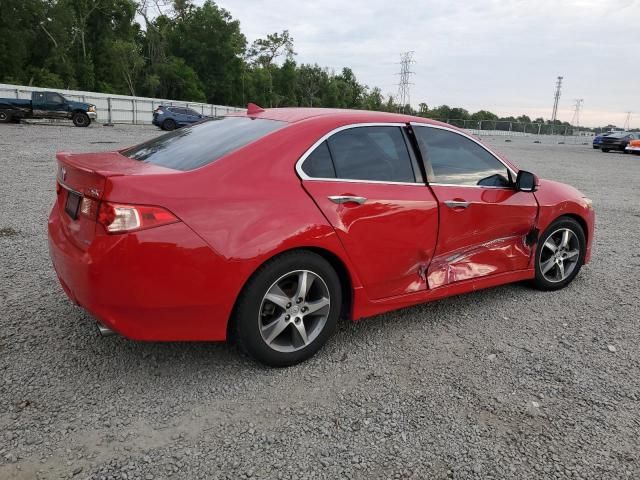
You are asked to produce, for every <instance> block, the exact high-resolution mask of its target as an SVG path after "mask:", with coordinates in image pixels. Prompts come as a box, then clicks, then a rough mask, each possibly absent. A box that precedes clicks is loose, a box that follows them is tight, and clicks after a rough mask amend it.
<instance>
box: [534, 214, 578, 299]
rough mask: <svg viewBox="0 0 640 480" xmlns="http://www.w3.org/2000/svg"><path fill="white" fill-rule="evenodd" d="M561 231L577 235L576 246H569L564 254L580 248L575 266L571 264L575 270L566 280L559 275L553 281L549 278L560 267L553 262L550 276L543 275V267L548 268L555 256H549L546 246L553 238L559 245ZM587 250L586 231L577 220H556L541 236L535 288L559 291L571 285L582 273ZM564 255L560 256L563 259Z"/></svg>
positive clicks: (566, 259) (538, 247)
mask: <svg viewBox="0 0 640 480" xmlns="http://www.w3.org/2000/svg"><path fill="white" fill-rule="evenodd" d="M559 230H560V231H562V230H570V231H571V232H573V234H574V235H575V244H574V245H571V246H567V248H566V249H565V250H564V252H571V251H573V249H575V248H578V249H579V252H578V255H577V258H576V260H575V264H574V263H571V265H573V268H572V270H571V272H570V273H569V274H568V275H567V276H566V278H562V276H561V275H557V277H558V278H557V279H555V280H553V281H552V280H550V279H549V278H547V277H549V276H551V275H552V273H553V272H555V273H558V271H559V269H558V267H556V266H555V265H553V261H552V262H551V265H553V266H552V267H551V270H549V271H548V272H547V274H548V275H545V274H543V266H548V265H549V263H547V262H548V261H550V260H553V259H552V257H553V255H549V253H550V250H549V249H548V247H546V246H545V243H546V242H547V240H549V238H550V237H553V238H551V241H552V242H553V243H554V244H556V243H558V239H559V235H561V233H558V231H559ZM573 240H574V237H571V240H570V242H573ZM586 248H587V241H586V238H585V234H584V230H583V229H582V226H581V225H580V223H578V221H577V220H574V219H573V218H571V217H560V218H558V219H557V220H555V221H554V222H553V223H552V224H551V225H549V227H548V228H547V229H546V230H545V231H544V233H543V234H542V235H541V236H540V239H539V241H538V245H537V247H536V258H535V270H536V278H535V280H534V285H535V287H536V288H538V289H540V290H559V289H561V288H564V287H566V286H567V285H569V284H570V283H571V282H572V281H573V279H574V278H575V277H576V275H578V272H580V268H582V265H583V263H584V256H585V253H586ZM569 249H572V250H569ZM562 255H563V253H562V252H560V253H559V256H560V257H562ZM561 261H562V259H561ZM564 261H567V262H568V261H569V259H568V258H565V260H564ZM567 265H569V263H567ZM564 268H565V267H563V272H564V271H565V270H564ZM554 269H555V270H554Z"/></svg>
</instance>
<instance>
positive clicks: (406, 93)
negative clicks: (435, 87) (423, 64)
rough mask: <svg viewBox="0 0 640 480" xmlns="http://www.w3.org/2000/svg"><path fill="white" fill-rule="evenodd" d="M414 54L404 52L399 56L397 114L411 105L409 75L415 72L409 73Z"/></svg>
mask: <svg viewBox="0 0 640 480" xmlns="http://www.w3.org/2000/svg"><path fill="white" fill-rule="evenodd" d="M414 53H415V52H413V51H411V52H404V53H402V54H401V55H400V83H398V94H397V95H396V102H397V103H398V112H400V113H404V110H405V107H406V106H407V105H410V104H411V92H410V86H411V85H413V84H412V83H411V82H410V79H411V75H413V74H414V73H415V72H412V71H411V64H412V63H415V62H414V60H413V54H414Z"/></svg>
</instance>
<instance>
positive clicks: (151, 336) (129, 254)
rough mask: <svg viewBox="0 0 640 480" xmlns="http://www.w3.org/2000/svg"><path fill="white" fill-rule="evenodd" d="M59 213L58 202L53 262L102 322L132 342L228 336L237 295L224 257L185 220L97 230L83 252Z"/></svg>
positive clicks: (67, 287) (71, 292)
mask: <svg viewBox="0 0 640 480" xmlns="http://www.w3.org/2000/svg"><path fill="white" fill-rule="evenodd" d="M60 215H61V213H60V210H59V209H58V208H57V207H56V206H54V208H53V210H52V212H51V215H50V217H49V224H48V231H49V252H50V256H51V260H52V263H53V266H54V268H55V271H56V273H57V275H58V278H59V280H60V284H61V285H62V288H63V289H64V291H65V292H66V294H67V296H68V297H69V298H70V299H71V300H72V301H73V302H74V303H76V304H78V305H80V306H81V307H83V308H84V309H85V310H87V311H88V312H89V313H90V314H91V315H92V316H93V317H95V318H96V319H97V320H98V321H99V322H101V323H102V324H103V325H105V326H106V327H108V328H109V329H111V330H113V331H114V332H116V333H118V334H120V335H122V336H124V337H127V338H130V339H134V340H153V341H180V340H183V341H184V340H225V338H226V332H227V320H228V318H229V315H230V312H231V309H232V307H233V301H234V300H235V297H234V296H233V297H232V296H231V295H228V294H226V293H227V292H226V290H225V288H222V287H221V285H220V284H221V283H224V281H225V278H224V275H223V274H222V270H224V263H223V261H222V260H221V259H220V258H219V257H218V256H217V255H216V254H215V253H214V252H213V251H212V250H211V249H210V248H209V247H208V246H207V245H206V244H205V243H204V242H203V241H202V239H200V237H199V236H197V235H196V234H195V233H194V232H193V231H192V230H191V229H190V228H189V227H187V226H186V225H185V224H184V223H175V224H172V225H166V226H162V227H158V228H152V229H148V230H143V231H140V232H135V233H129V234H124V235H107V234H102V235H100V234H99V235H96V237H95V238H94V240H93V241H92V242H91V244H90V245H88V247H87V249H86V250H82V249H80V248H78V247H77V246H76V245H75V244H74V243H72V242H70V241H69V240H68V239H67V238H66V235H67V234H66V233H65V229H64V228H63V226H62V223H61V219H60ZM62 215H64V214H62ZM98 228H100V227H98Z"/></svg>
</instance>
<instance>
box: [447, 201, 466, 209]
mask: <svg viewBox="0 0 640 480" xmlns="http://www.w3.org/2000/svg"><path fill="white" fill-rule="evenodd" d="M444 204H445V205H446V206H447V207H449V208H467V207H468V206H469V202H465V201H464V200H445V202H444Z"/></svg>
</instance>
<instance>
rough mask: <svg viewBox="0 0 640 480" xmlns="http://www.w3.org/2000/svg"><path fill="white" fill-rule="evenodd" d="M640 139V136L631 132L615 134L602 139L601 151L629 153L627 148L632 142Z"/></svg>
mask: <svg viewBox="0 0 640 480" xmlns="http://www.w3.org/2000/svg"><path fill="white" fill-rule="evenodd" d="M638 139H640V134H638V133H630V132H614V133H610V134H608V135H606V136H604V137H602V141H601V143H600V149H601V150H602V151H603V152H605V153H606V152H609V151H611V150H618V151H620V152H624V153H627V152H626V151H625V148H627V145H629V142H631V141H632V140H638Z"/></svg>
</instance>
